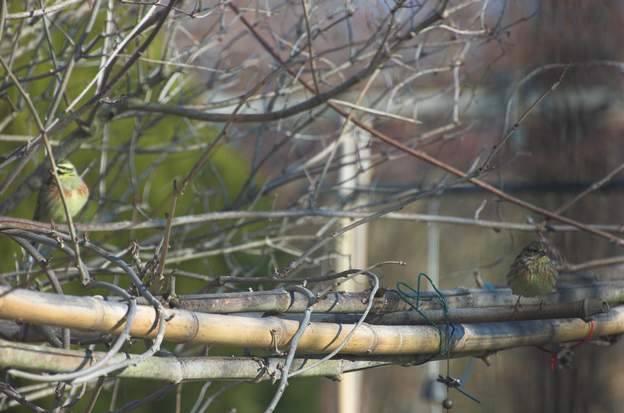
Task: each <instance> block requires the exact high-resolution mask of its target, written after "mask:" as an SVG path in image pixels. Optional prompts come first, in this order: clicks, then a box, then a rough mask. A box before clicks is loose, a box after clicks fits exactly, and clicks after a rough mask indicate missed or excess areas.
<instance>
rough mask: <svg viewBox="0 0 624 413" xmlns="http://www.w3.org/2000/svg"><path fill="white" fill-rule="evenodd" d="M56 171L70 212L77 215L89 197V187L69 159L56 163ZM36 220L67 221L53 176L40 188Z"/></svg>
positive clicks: (73, 215)
mask: <svg viewBox="0 0 624 413" xmlns="http://www.w3.org/2000/svg"><path fill="white" fill-rule="evenodd" d="M56 173H57V175H58V177H59V181H60V183H61V188H62V189H63V194H64V195H65V201H66V202H67V209H68V210H69V214H70V215H71V216H72V218H73V217H75V216H76V215H77V214H78V212H80V210H81V209H82V208H83V207H84V206H85V204H86V203H87V200H88V199H89V187H88V186H87V185H86V184H85V183H84V181H83V180H82V178H81V177H80V175H78V172H77V171H76V167H75V166H74V165H73V164H72V163H71V162H69V161H67V160H63V161H60V162H59V163H57V164H56ZM34 220H35V221H52V222H59V223H65V222H66V217H65V209H64V208H63V200H62V199H61V194H60V192H59V188H58V186H57V185H56V182H55V180H54V177H53V176H50V178H49V179H48V180H47V182H46V183H45V184H44V185H43V186H42V187H41V189H40V190H39V196H38V198H37V207H36V209H35V216H34Z"/></svg>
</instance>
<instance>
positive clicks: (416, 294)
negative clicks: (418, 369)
mask: <svg viewBox="0 0 624 413" xmlns="http://www.w3.org/2000/svg"><path fill="white" fill-rule="evenodd" d="M423 277H424V278H426V279H427V281H429V285H431V288H433V291H434V292H435V295H434V296H433V298H434V299H436V300H437V301H438V303H439V304H440V307H442V312H443V313H444V320H445V323H446V324H445V326H446V327H445V330H446V331H445V332H444V333H443V332H442V329H441V328H440V326H438V325H437V324H436V323H435V322H433V321H431V320H430V319H429V317H427V316H426V315H425V313H423V312H422V311H421V309H420V300H421V298H422V295H421V281H422V279H423ZM396 288H397V292H398V294H399V297H400V298H401V299H402V300H403V301H405V302H406V303H407V304H408V305H409V306H410V307H412V309H413V310H415V311H416V312H417V313H418V314H419V315H420V316H421V317H422V319H423V320H425V322H427V323H428V324H429V325H431V326H432V327H434V328H435V329H436V330H438V334H439V335H440V347H439V350H438V351H439V354H440V355H441V356H450V345H451V337H452V335H453V333H454V330H455V328H454V326H453V325H451V324H450V323H449V319H448V305H447V303H446V297H445V296H444V294H442V292H441V291H440V290H439V289H438V287H437V286H436V285H435V284H434V282H433V281H432V280H431V278H429V276H428V275H427V274H425V273H424V272H421V273H419V274H418V278H417V280H416V289H413V288H412V287H411V286H409V285H408V284H406V283H404V282H398V283H397V284H396ZM449 330H450V331H449ZM443 337H445V338H446V339H445V340H444V339H443Z"/></svg>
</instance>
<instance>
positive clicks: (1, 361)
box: [0, 340, 392, 383]
mask: <svg viewBox="0 0 624 413" xmlns="http://www.w3.org/2000/svg"><path fill="white" fill-rule="evenodd" d="M104 354H105V353H102V352H88V353H86V352H84V351H76V350H64V349H58V348H51V347H47V346H37V345H30V344H22V343H13V342H10V341H6V340H0V367H1V368H12V369H24V370H31V371H45V372H51V373H69V372H73V371H77V370H79V369H84V368H87V367H89V366H91V365H93V364H95V363H96V362H97V361H98V360H100V359H102V357H104ZM133 358H136V355H133V354H127V353H124V354H117V355H115V356H114V357H113V358H112V360H111V363H112V364H114V363H118V362H121V361H125V360H127V359H133ZM314 361H315V360H314V359H305V358H300V359H294V360H293V364H292V367H291V368H292V369H293V370H298V369H300V368H301V367H305V366H308V365H310V364H311V363H313V362H314ZM391 362H392V361H390V360H347V359H335V360H329V361H327V362H325V363H321V364H320V365H318V366H317V367H314V368H312V369H310V370H305V371H303V372H302V373H301V374H300V375H299V376H300V377H306V376H307V377H311V376H330V377H335V376H339V375H340V374H343V373H347V372H349V371H354V370H361V369H368V368H373V367H379V366H385V365H388V364H391ZM283 365H284V359H283V358H278V357H151V358H149V359H147V360H144V361H142V362H140V363H138V364H134V365H130V366H128V367H126V368H124V369H123V370H121V371H119V372H118V373H116V374H115V376H117V377H122V378H128V379H147V380H162V381H169V382H173V383H179V382H182V381H193V380H219V381H253V382H257V381H265V380H275V379H276V378H277V379H279V378H280V377H281V373H282V369H281V367H282V366H283ZM9 372H10V371H9Z"/></svg>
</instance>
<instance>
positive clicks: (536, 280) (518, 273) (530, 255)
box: [507, 241, 559, 306]
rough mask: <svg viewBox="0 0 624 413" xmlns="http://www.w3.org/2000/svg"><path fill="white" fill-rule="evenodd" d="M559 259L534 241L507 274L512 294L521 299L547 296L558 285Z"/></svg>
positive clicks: (543, 245) (518, 257)
mask: <svg viewBox="0 0 624 413" xmlns="http://www.w3.org/2000/svg"><path fill="white" fill-rule="evenodd" d="M558 275H559V273H558V271H557V259H556V258H555V257H554V256H553V254H552V252H551V251H550V250H549V248H548V246H547V245H546V244H545V243H543V242H542V241H533V242H531V243H530V244H529V245H527V246H526V247H524V249H523V250H522V251H521V252H520V254H518V256H517V257H516V259H515V260H514V262H513V264H511V268H510V269H509V272H508V273H507V284H508V285H509V287H511V292H512V293H514V294H515V295H517V296H518V301H517V302H516V306H517V305H518V303H519V302H520V297H535V296H541V295H546V294H548V293H550V292H552V290H553V289H554V288H555V284H556V283H557V276H558Z"/></svg>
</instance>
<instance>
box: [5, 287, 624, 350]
mask: <svg viewBox="0 0 624 413" xmlns="http://www.w3.org/2000/svg"><path fill="white" fill-rule="evenodd" d="M126 310H127V307H126V305H124V304H122V303H116V302H108V301H105V300H103V299H101V298H96V297H76V296H68V295H64V296H60V295H56V294H49V293H39V292H34V291H29V290H22V289H14V290H11V289H10V288H8V287H0V318H5V319H12V320H20V321H22V322H26V323H34V324H46V325H56V326H59V327H69V328H78V329H85V330H92V331H101V332H118V331H120V330H121V329H122V327H123V321H124V316H125V314H126ZM155 315H156V314H155V310H154V309H153V308H152V307H148V306H138V310H137V314H136V317H135V322H134V323H133V325H132V327H131V330H130V331H131V334H132V335H133V336H138V337H154V336H155V334H156V329H155V328H154V326H153V322H154V319H155ZM168 315H169V316H170V318H169V320H168V321H167V328H166V333H165V339H166V340H168V341H173V342H196V343H205V344H213V345H214V344H216V345H229V346H238V347H250V348H265V349H274V348H275V347H276V346H277V347H280V348H284V347H285V346H286V345H288V343H289V341H290V339H291V338H292V337H293V335H294V334H295V332H296V330H297V328H298V327H299V322H298V321H295V320H284V319H281V318H278V317H264V318H252V317H243V316H233V315H221V314H205V313H193V312H190V311H186V310H168ZM595 320H596V324H595V329H594V332H593V334H594V335H595V336H596V337H598V336H603V335H612V334H621V333H624V307H616V308H614V309H612V310H611V311H609V312H608V313H605V314H601V315H599V316H596V317H595ZM352 328H353V324H339V323H314V322H313V323H310V325H309V326H308V327H307V328H306V330H305V333H304V334H303V336H302V337H301V339H300V341H299V346H298V350H299V351H300V352H305V353H314V354H324V353H329V352H330V351H332V350H334V349H335V348H337V346H339V345H340V343H342V341H343V340H344V339H345V337H346V336H347V334H348V333H349V332H350V331H351V330H352ZM590 331H591V328H590V324H589V323H587V322H585V321H583V320H580V319H556V320H532V321H512V322H498V323H476V324H457V325H453V336H452V342H451V351H452V352H479V351H495V350H501V349H505V348H510V347H516V346H526V345H540V344H546V343H559V342H568V341H578V340H583V339H585V338H586V337H587V335H588V334H589V333H590ZM439 351H440V335H439V333H438V330H437V329H436V328H434V327H431V326H403V325H400V326H386V325H368V324H364V325H362V326H361V327H360V328H358V329H357V330H356V331H355V333H354V334H353V336H352V337H351V339H350V340H349V341H348V343H347V344H346V345H345V346H344V348H343V349H342V350H341V353H342V354H367V355H389V354H436V353H439Z"/></svg>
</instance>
